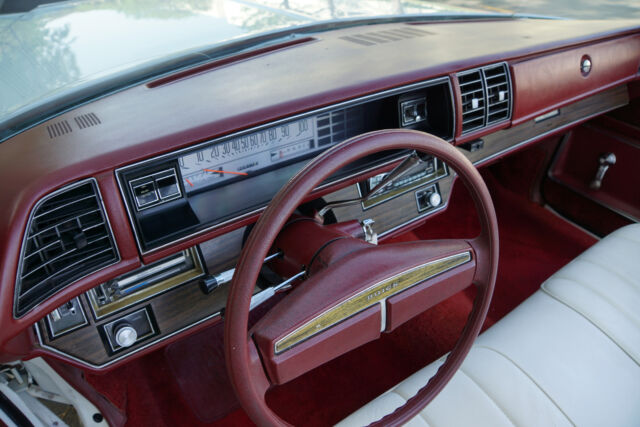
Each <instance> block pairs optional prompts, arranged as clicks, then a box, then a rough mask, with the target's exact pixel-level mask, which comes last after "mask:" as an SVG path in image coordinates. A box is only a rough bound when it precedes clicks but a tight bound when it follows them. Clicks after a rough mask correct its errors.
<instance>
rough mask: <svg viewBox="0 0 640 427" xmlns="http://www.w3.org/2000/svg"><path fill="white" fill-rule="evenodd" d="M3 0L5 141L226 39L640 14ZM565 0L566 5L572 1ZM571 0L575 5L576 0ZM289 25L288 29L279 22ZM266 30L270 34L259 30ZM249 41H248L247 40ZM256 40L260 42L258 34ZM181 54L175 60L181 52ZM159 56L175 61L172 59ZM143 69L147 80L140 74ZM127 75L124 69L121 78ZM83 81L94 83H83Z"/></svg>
mask: <svg viewBox="0 0 640 427" xmlns="http://www.w3.org/2000/svg"><path fill="white" fill-rule="evenodd" d="M33 3H36V4H37V3H38V1H29V2H21V1H19V0H4V4H3V2H2V1H0V5H2V6H0V7H2V9H1V11H2V13H1V14H0V93H1V94H2V96H1V97H0V141H2V140H3V139H6V138H7V137H9V136H10V135H11V134H13V133H15V132H17V131H19V130H21V129H24V128H25V127H27V126H28V125H30V124H34V123H35V122H36V121H38V120H43V119H45V118H47V116H51V115H52V114H55V113H59V112H61V111H64V109H65V108H69V107H70V106H72V105H77V104H78V103H80V102H82V101H84V100H89V99H90V98H92V97H95V96H96V95H99V94H100V93H109V92H110V91H111V92H112V91H113V90H114V89H117V88H122V87H124V86H126V85H127V84H133V83H136V82H137V81H141V80H142V79H143V78H144V77H151V76H152V75H154V73H155V75H157V74H158V71H159V70H160V71H162V70H163V69H164V70H165V71H169V70H171V69H176V68H180V67H184V66H188V65H193V64H195V63H198V62H202V61H206V60H210V59H211V58H214V57H216V56H223V55H225V54H229V53H230V52H229V51H228V50H227V51H225V50H224V49H222V48H223V47H224V46H229V45H230V43H232V42H235V44H233V48H234V49H236V50H239V49H242V48H243V47H244V48H251V47H252V46H253V47H255V45H257V44H259V43H264V42H268V41H269V37H268V35H270V34H271V35H273V38H277V37H283V36H284V35H286V32H282V30H287V29H292V30H294V31H295V32H298V33H302V32H304V28H306V27H307V26H310V25H312V26H313V25H316V27H315V28H316V29H317V28H318V27H317V24H318V23H322V22H334V23H335V22H348V21H349V20H350V19H351V20H352V19H354V18H364V17H392V16H393V17H402V16H407V17H408V16H414V17H415V16H419V17H422V18H421V19H429V18H437V17H452V16H453V17H463V16H466V15H471V16H478V15H481V16H487V17H489V16H492V15H496V14H505V15H506V16H509V15H511V14H513V13H514V12H526V13H535V14H542V15H563V16H570V17H589V18H596V17H606V18H613V17H616V16H618V15H620V16H625V17H627V18H628V17H630V16H633V14H634V13H635V14H637V16H640V13H639V11H640V6H637V7H634V6H624V5H623V4H622V3H619V2H617V1H616V0H609V1H608V2H605V3H604V4H605V5H606V6H603V5H602V2H596V1H595V0H593V1H590V3H593V4H594V5H595V4H596V3H598V4H599V5H600V6H599V7H597V8H596V9H598V10H600V11H601V12H592V13H591V14H587V13H586V11H588V10H592V11H593V8H586V7H584V3H585V2H581V6H580V7H575V5H573V3H575V0H564V1H559V0H554V1H551V0H550V1H544V0H543V1H536V2H529V1H508V0H502V1H488V2H486V3H487V4H484V2H481V1H476V0H459V1H450V2H425V1H420V0H388V1H384V0H365V1H359V0H257V1H247V0H173V1H161V2H159V1H155V0H85V1H63V2H52V1H51V0H48V1H47V0H45V1H42V0H41V1H40V3H45V4H41V5H40V6H38V7H36V8H34V9H31V10H28V11H23V10H20V8H21V7H24V5H25V4H31V5H32V4H33ZM562 4H565V5H566V7H564V8H563V6H562ZM569 6H574V7H571V8H569ZM279 30H280V32H278V31H279ZM258 35H267V37H263V38H262V39H256V36H258ZM243 41H246V42H247V44H246V45H243ZM252 43H253V44H252ZM172 60H174V62H171V61H172ZM159 64H165V65H167V66H166V67H165V68H162V67H159V66H158V65H159ZM132 71H136V72H137V74H136V76H137V80H136V79H134V78H132ZM118 77H120V79H119V80H118ZM83 89H85V91H84V92H83Z"/></svg>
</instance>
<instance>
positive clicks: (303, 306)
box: [225, 130, 498, 425]
mask: <svg viewBox="0 0 640 427" xmlns="http://www.w3.org/2000/svg"><path fill="white" fill-rule="evenodd" d="M406 148H409V149H413V150H417V151H421V152H424V153H427V154H430V155H433V156H435V157H438V158H439V159H441V160H442V161H444V162H445V163H447V164H448V165H449V166H450V167H451V168H452V169H453V170H454V171H456V172H457V174H458V177H459V178H460V179H461V180H462V181H463V182H464V183H465V185H466V186H467V188H468V189H469V190H470V193H471V196H472V198H473V200H474V203H475V205H476V210H477V212H478V216H479V219H480V223H481V226H482V233H481V234H480V236H479V237H478V238H476V239H474V240H470V241H466V240H434V241H419V242H406V243H397V244H388V245H380V246H376V245H372V244H370V243H367V242H365V241H363V240H362V239H360V238H358V237H359V236H355V234H357V233H358V232H359V230H358V226H357V224H356V223H353V224H347V225H348V227H347V226H345V225H344V224H342V225H334V226H325V225H323V224H322V223H321V222H319V221H318V220H317V218H301V217H299V216H297V217H292V215H293V213H294V211H295V210H296V208H297V207H298V206H299V205H300V204H301V203H302V201H303V200H304V199H305V197H306V196H307V195H308V194H309V193H310V192H312V191H313V190H314V189H315V188H316V187H317V186H318V185H320V184H321V183H322V182H323V181H324V180H325V179H327V178H328V177H329V176H330V175H331V174H333V173H335V172H336V171H337V170H339V169H340V168H342V167H344V166H346V165H347V164H349V163H351V162H353V161H355V160H358V159H360V158H362V157H364V156H367V155H371V154H374V153H378V152H381V151H385V150H396V149H406ZM274 246H275V248H277V249H278V250H279V251H280V250H281V251H282V252H283V257H282V258H281V259H279V260H274V264H273V267H274V269H275V271H277V272H279V273H280V274H282V275H287V276H291V275H292V274H297V273H299V272H300V271H305V272H306V280H304V281H302V282H301V283H300V284H298V285H297V286H295V287H294V289H293V290H291V291H290V293H289V294H288V295H287V296H286V297H285V298H284V299H282V300H281V301H280V302H279V303H278V304H276V305H275V306H274V307H273V308H272V309H271V310H270V311H269V312H268V313H267V314H266V315H265V316H264V317H263V318H262V319H261V320H260V321H259V322H258V323H257V324H256V325H255V326H254V327H253V328H252V330H251V331H248V330H247V326H248V314H249V310H250V306H251V298H252V291H253V286H254V284H255V282H256V279H257V277H258V274H259V271H260V268H261V266H262V262H263V260H264V258H265V256H266V255H267V253H268V251H269V250H271V249H272V248H273V247H274ZM497 261H498V227H497V221H496V216H495V210H494V208H493V204H492V202H491V197H490V195H489V191H488V190H487V187H486V185H485V184H484V182H483V181H482V178H481V176H480V174H479V173H478V171H477V170H476V169H475V168H474V167H473V165H472V164H471V163H470V162H469V161H468V160H467V159H466V158H465V157H464V156H463V155H462V154H461V153H460V152H459V151H457V150H456V149H455V148H454V147H452V146H451V144H448V143H446V142H445V141H442V140H441V139H439V138H437V137H434V136H432V135H428V134H425V133H421V132H416V131H407V130H388V131H379V132H372V133H369V134H365V135H362V136H359V137H355V138H352V139H350V140H347V141H345V142H343V143H342V144H339V145H337V146H334V147H332V148H331V149H329V150H327V151H326V152H325V153H323V154H322V155H320V156H319V157H317V158H316V159H314V160H313V161H311V162H310V163H309V164H308V165H307V166H306V167H305V168H304V169H302V170H301V171H300V172H299V173H298V174H297V175H296V176H294V177H293V178H292V179H291V181H289V182H288V183H287V184H286V185H285V186H284V187H283V188H282V189H281V190H280V192H279V193H278V194H277V195H276V197H275V198H274V199H273V200H272V202H271V204H270V205H269V206H268V208H267V209H266V210H265V212H264V213H263V214H262V216H261V218H260V220H259V221H258V223H257V224H256V226H255V227H254V228H253V230H252V232H251V235H250V236H249V238H248V239H247V242H246V244H245V247H244V249H243V252H242V255H241V257H240V260H239V262H238V267H237V269H236V274H235V276H234V278H233V283H232V288H231V291H230V293H229V299H228V302H227V317H226V325H225V353H226V357H227V367H228V370H229V376H230V378H231V381H232V383H233V385H234V388H235V390H236V394H237V396H238V398H239V400H240V402H241V403H242V405H243V407H244V408H245V410H246V411H247V413H248V414H249V416H250V417H251V418H252V420H253V421H254V422H256V424H258V425H285V424H286V423H285V422H284V421H283V420H282V419H280V418H279V417H278V416H277V415H276V414H275V413H273V411H271V409H270V408H269V407H268V406H267V404H266V402H265V400H264V393H265V392H266V389H267V388H268V387H269V383H271V384H282V383H284V382H287V381H290V380H292V379H293V378H296V377H297V376H299V375H301V374H303V373H305V372H307V371H309V370H311V369H313V368H315V367H317V366H320V365H321V364H323V363H325V362H327V361H329V360H331V359H333V358H335V357H338V356H340V355H341V354H344V353H346V352H348V351H350V350H352V349H354V348H356V347H359V346H361V345H363V344H365V343H367V342H369V341H372V340H374V339H377V338H378V337H379V336H380V334H381V333H384V332H390V331H392V330H393V329H395V328H397V327H398V326H399V325H401V324H402V323H404V322H406V321H407V320H409V319H410V318H412V317H414V316H416V315H418V314H420V313H422V312H423V311H425V310H426V309H428V308H429V307H432V306H434V305H435V304H437V303H439V302H441V301H443V300H444V299H446V298H448V297H450V296H452V295H454V294H456V293H457V292H459V291H461V290H462V289H464V288H466V287H467V286H469V285H470V284H471V283H474V284H476V285H477V286H478V293H477V294H476V298H475V300H474V305H473V310H472V313H471V315H470V316H469V319H468V321H467V325H466V326H465V328H464V330H463V331H462V334H461V336H460V339H459V340H458V343H457V344H456V346H455V347H454V349H453V350H452V351H451V353H450V355H449V357H448V358H447V360H446V361H445V363H444V364H443V366H442V368H441V369H439V370H438V373H437V374H436V375H435V376H434V378H432V380H431V381H430V382H429V383H428V384H427V385H426V386H425V387H424V388H423V389H422V390H420V391H419V392H418V394H417V395H416V396H415V397H414V398H412V399H409V401H408V402H407V403H406V404H405V405H404V406H402V407H400V408H398V409H397V410H396V411H395V412H393V413H392V414H390V415H388V416H386V417H385V418H384V419H383V420H381V423H382V424H384V425H399V424H402V423H404V422H407V421H408V420H409V419H411V417H413V416H415V415H416V414H417V413H418V412H419V411H420V410H422V408H424V407H425V406H426V405H427V404H428V403H429V402H430V401H431V400H432V399H433V398H434V397H435V396H436V394H437V393H438V392H440V391H441V390H442V388H443V387H444V386H445V385H446V383H447V382H448V381H449V380H450V379H451V377H452V376H453V374H454V373H455V371H456V370H457V369H458V368H459V367H460V365H461V364H462V361H463V360H464V357H465V356H466V354H467V353H468V352H469V350H470V348H471V345H472V344H473V341H474V340H475V338H476V337H477V335H478V333H479V332H480V328H481V326H482V323H483V322H484V319H485V317H486V313H487V310H488V308H489V303H490V301H491V295H492V293H493V286H494V284H495V278H496V274H497ZM267 378H268V380H267Z"/></svg>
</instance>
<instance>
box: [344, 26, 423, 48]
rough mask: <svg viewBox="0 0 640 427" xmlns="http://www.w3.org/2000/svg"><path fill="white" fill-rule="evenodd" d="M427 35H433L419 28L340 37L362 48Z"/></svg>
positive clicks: (395, 29)
mask: <svg viewBox="0 0 640 427" xmlns="http://www.w3.org/2000/svg"><path fill="white" fill-rule="evenodd" d="M427 34H433V33H430V32H429V31H425V30H421V29H419V28H412V27H408V28H394V29H391V30H384V31H371V32H368V33H361V34H354V35H352V36H344V37H340V38H341V39H342V40H344V41H348V42H351V43H355V44H359V45H362V46H374V45H377V44H383V43H389V42H395V41H398V40H406V39H413V38H416V37H423V36H426V35H427Z"/></svg>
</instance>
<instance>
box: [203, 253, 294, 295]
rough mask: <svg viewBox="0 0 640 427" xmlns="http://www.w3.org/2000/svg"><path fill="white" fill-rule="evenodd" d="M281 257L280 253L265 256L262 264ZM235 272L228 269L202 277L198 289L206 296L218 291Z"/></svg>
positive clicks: (229, 280) (232, 269) (233, 269)
mask: <svg viewBox="0 0 640 427" xmlns="http://www.w3.org/2000/svg"><path fill="white" fill-rule="evenodd" d="M281 256H282V252H276V253H275V254H271V255H269V256H267V257H266V258H265V259H264V262H265V263H266V262H269V261H271V260H272V259H276V258H278V257H281ZM235 272H236V269H235V268H230V269H229V270H225V271H223V272H221V273H218V274H212V275H209V276H206V277H203V278H202V279H200V289H202V292H204V293H205V294H207V295H208V294H210V293H211V292H213V291H215V290H216V289H218V288H219V287H220V286H222V285H224V284H225V283H229V282H231V279H233V274H234V273H235Z"/></svg>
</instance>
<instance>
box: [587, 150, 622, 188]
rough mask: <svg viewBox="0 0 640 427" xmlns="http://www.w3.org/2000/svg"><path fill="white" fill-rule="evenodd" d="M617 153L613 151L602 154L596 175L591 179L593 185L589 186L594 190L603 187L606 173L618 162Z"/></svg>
mask: <svg viewBox="0 0 640 427" xmlns="http://www.w3.org/2000/svg"><path fill="white" fill-rule="evenodd" d="M616 160H617V159H616V155H615V154H613V153H606V154H603V155H602V156H600V158H599V159H598V163H599V165H600V166H599V167H598V171H597V172H596V176H595V177H594V178H593V181H591V185H589V187H590V188H591V189H592V190H599V189H600V187H602V180H603V179H604V175H605V174H606V173H607V171H608V170H609V168H610V167H611V166H613V165H615V164H616Z"/></svg>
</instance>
